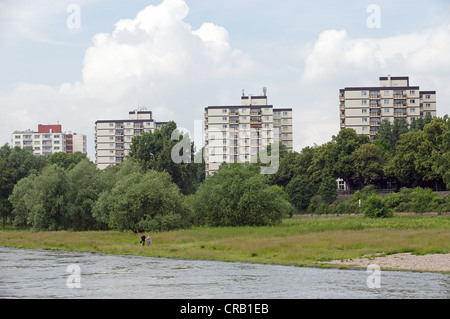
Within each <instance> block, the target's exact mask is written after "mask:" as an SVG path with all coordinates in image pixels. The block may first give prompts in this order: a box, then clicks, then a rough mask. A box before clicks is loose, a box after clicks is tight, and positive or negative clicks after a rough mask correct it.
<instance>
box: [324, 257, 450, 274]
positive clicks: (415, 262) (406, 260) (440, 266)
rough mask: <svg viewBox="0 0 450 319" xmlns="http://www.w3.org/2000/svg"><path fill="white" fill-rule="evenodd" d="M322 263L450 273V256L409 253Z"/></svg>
mask: <svg viewBox="0 0 450 319" xmlns="http://www.w3.org/2000/svg"><path fill="white" fill-rule="evenodd" d="M323 263H326V264H333V265H334V264H335V265H352V266H355V267H363V268H366V267H367V266H368V265H370V264H375V265H378V266H379V267H380V268H381V269H395V270H411V271H428V272H450V254H429V255H422V256H416V255H412V254H411V253H400V254H393V255H388V256H384V257H373V258H364V257H363V258H357V259H347V260H333V261H328V262H323Z"/></svg>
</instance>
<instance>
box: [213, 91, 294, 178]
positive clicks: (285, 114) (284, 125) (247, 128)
mask: <svg viewBox="0 0 450 319" xmlns="http://www.w3.org/2000/svg"><path fill="white" fill-rule="evenodd" d="M274 141H279V142H281V143H282V144H283V145H284V146H285V149H286V150H287V151H292V150H293V144H292V143H293V138H292V109H291V108H274V107H273V105H269V104H267V96H266V90H265V89H264V95H260V96H252V95H245V94H244V93H243V94H242V97H241V105H232V106H208V107H206V108H205V171H206V176H209V175H211V174H212V173H214V172H216V171H217V170H218V169H219V167H220V165H221V164H222V163H224V162H226V163H232V162H240V163H249V162H251V161H252V160H253V159H254V158H255V157H256V156H257V154H258V152H259V150H260V149H261V148H263V147H265V146H267V145H269V144H271V143H273V142H274Z"/></svg>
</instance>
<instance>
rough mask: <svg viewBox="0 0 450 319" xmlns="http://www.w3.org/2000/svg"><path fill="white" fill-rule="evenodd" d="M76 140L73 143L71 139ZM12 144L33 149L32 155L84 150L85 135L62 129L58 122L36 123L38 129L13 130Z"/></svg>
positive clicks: (84, 151)
mask: <svg viewBox="0 0 450 319" xmlns="http://www.w3.org/2000/svg"><path fill="white" fill-rule="evenodd" d="M74 140H76V141H77V142H76V143H75V144H73V141H74ZM12 146H13V147H14V146H18V147H21V148H25V147H29V148H32V149H33V154H34V155H50V154H53V153H58V152H65V153H74V152H82V153H84V154H87V151H86V135H82V134H76V133H73V134H72V133H69V134H66V133H64V132H63V131H62V126H61V125H60V124H56V125H42V124H39V125H38V130H37V132H36V131H32V130H26V131H14V132H13V135H12Z"/></svg>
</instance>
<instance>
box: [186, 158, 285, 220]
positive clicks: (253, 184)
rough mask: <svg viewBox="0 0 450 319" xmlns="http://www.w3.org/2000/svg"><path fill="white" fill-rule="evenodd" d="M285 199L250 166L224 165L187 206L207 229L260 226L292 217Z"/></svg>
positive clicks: (281, 191) (282, 192)
mask: <svg viewBox="0 0 450 319" xmlns="http://www.w3.org/2000/svg"><path fill="white" fill-rule="evenodd" d="M286 197H287V196H286V194H285V192H284V191H283V189H282V188H281V187H280V186H275V185H274V186H270V185H268V184H267V178H266V177H265V176H263V175H261V174H259V171H258V170H255V169H254V167H253V166H252V165H249V166H243V165H241V164H227V165H222V166H221V167H220V169H219V171H217V172H216V173H214V174H213V175H212V176H210V177H208V178H207V179H206V180H205V181H204V182H203V184H202V185H201V186H200V187H199V189H198V190H197V192H196V193H195V195H194V197H193V199H192V202H191V204H192V209H193V210H194V211H195V212H196V213H195V214H194V215H193V216H194V217H196V218H198V217H201V218H202V223H203V224H206V225H208V226H213V227H216V226H246V225H248V226H263V225H271V224H275V223H278V222H281V219H282V218H283V217H285V216H288V215H291V214H292V212H293V207H292V205H291V204H290V203H289V202H288V200H287V198H286Z"/></svg>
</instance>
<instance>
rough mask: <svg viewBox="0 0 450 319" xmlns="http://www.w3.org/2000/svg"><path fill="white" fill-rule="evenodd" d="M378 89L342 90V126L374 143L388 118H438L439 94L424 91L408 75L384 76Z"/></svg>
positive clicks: (340, 97)
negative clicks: (412, 84)
mask: <svg viewBox="0 0 450 319" xmlns="http://www.w3.org/2000/svg"><path fill="white" fill-rule="evenodd" d="M379 80H380V86H378V87H348V88H345V89H341V90H339V102H340V103H339V110H340V127H341V128H353V129H354V130H355V131H356V133H357V134H365V135H369V136H370V139H371V140H373V139H374V138H375V135H376V134H377V133H378V130H379V127H380V124H381V122H382V121H383V120H384V119H387V120H389V121H391V123H392V122H393V121H394V120H395V119H397V118H405V119H406V121H407V123H408V124H410V123H411V121H412V120H413V119H417V118H419V117H425V116H427V115H429V116H432V117H436V91H420V89H419V87H418V86H410V85H409V77H407V76H397V77H394V76H392V77H391V76H387V77H380V78H379Z"/></svg>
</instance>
